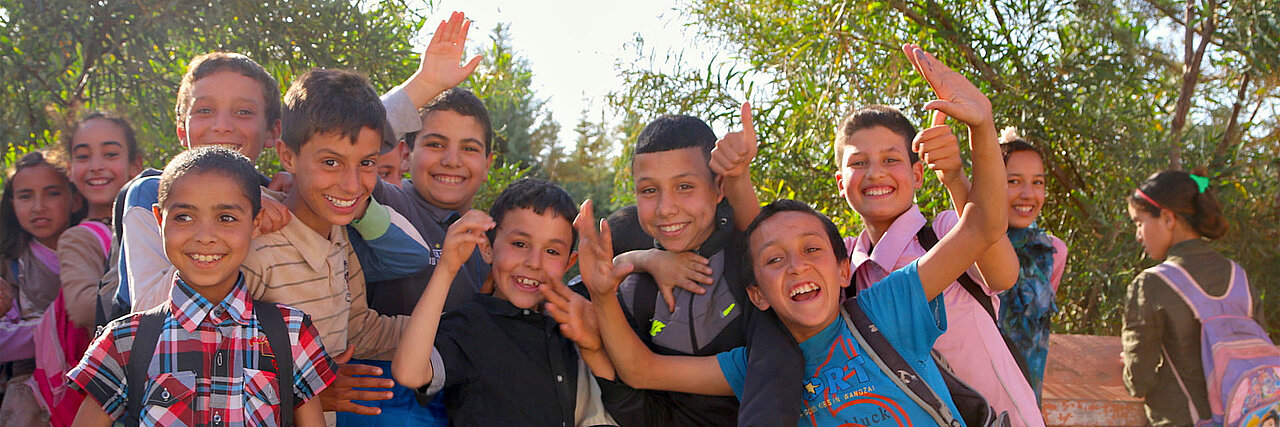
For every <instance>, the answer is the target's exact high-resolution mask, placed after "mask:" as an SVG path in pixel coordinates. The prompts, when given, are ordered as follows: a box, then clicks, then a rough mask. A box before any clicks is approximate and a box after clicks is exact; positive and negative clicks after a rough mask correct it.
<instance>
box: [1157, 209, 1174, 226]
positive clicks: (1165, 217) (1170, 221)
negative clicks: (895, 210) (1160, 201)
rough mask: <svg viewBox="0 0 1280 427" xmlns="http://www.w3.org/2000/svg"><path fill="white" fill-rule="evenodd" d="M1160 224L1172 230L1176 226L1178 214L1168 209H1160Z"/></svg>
mask: <svg viewBox="0 0 1280 427" xmlns="http://www.w3.org/2000/svg"><path fill="white" fill-rule="evenodd" d="M1160 225H1161V226H1164V227H1165V228H1166V229H1168V230H1170V231H1172V230H1173V229H1174V228H1176V227H1177V226H1178V214H1175V213H1173V211H1171V210H1168V209H1161V210H1160Z"/></svg>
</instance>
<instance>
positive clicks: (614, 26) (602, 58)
mask: <svg viewBox="0 0 1280 427" xmlns="http://www.w3.org/2000/svg"><path fill="white" fill-rule="evenodd" d="M675 8H676V0H643V1H628V2H602V1H598V0H597V1H589V0H540V1H528V0H523V1H517V0H437V2H436V5H435V14H434V16H433V18H432V21H431V22H436V23H438V22H439V21H440V20H441V19H444V18H447V17H448V14H449V13H450V12H452V11H455V10H457V11H462V12H465V13H466V14H467V17H468V18H471V19H472V20H473V21H474V22H473V23H472V27H471V32H470V34H469V38H470V40H469V41H468V47H471V46H484V45H487V44H488V43H489V33H490V31H491V30H492V29H493V27H494V25H496V24H497V23H499V22H506V23H509V24H511V28H510V32H511V37H512V43H511V44H512V46H513V47H514V48H515V49H516V51H517V52H518V53H519V54H520V55H521V56H523V57H524V58H526V59H528V60H529V62H530V65H531V68H532V69H533V73H534V76H533V81H534V92H535V93H536V94H537V95H538V96H540V97H542V98H544V99H547V107H548V108H549V109H550V110H551V111H552V113H553V114H554V117H555V120H556V121H557V122H559V123H560V125H561V132H560V140H561V141H563V142H572V141H573V140H574V139H575V138H576V135H575V134H574V132H573V127H574V125H575V124H576V123H577V121H578V118H579V116H580V114H581V112H582V111H583V110H584V109H585V110H587V111H588V114H590V116H589V117H590V118H591V119H592V120H598V119H599V118H600V113H601V112H602V111H603V110H604V109H605V107H606V103H607V100H606V99H605V95H607V94H608V93H609V92H610V91H613V90H616V89H619V88H621V87H622V86H623V81H622V79H621V78H619V77H618V72H617V69H616V68H615V64H616V63H617V62H618V61H625V62H627V63H630V62H631V61H632V60H634V59H635V58H636V54H635V52H634V47H633V48H632V49H631V50H628V49H627V44H628V43H630V42H632V41H634V40H635V36H636V35H637V34H639V35H640V36H642V37H643V38H644V41H645V43H644V44H645V47H646V49H647V50H648V49H653V50H655V51H657V52H658V53H659V54H662V53H665V52H666V51H667V50H668V49H674V50H676V51H678V50H680V49H683V48H685V47H686V46H688V45H690V44H691V43H690V42H689V40H690V39H692V38H693V37H692V31H693V30H692V29H686V28H685V26H684V21H685V18H684V17H683V16H681V14H680V12H679V11H677V10H676V9H675ZM433 29H434V26H433V28H432V30H433ZM429 31H430V30H429ZM426 40H428V38H426V37H425V35H424V36H423V40H422V42H425V41H426ZM705 57H706V56H705V55H701V54H700V52H692V51H686V55H685V58H686V59H685V60H686V61H692V62H693V63H695V64H702V63H705V61H703V60H702V59H701V58H705Z"/></svg>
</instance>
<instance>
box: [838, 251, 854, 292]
mask: <svg viewBox="0 0 1280 427" xmlns="http://www.w3.org/2000/svg"><path fill="white" fill-rule="evenodd" d="M840 278H841V279H844V281H843V282H841V283H840V287H841V288H847V287H849V283H850V282H852V281H853V262H852V261H851V260H849V259H848V258H845V259H844V261H840Z"/></svg>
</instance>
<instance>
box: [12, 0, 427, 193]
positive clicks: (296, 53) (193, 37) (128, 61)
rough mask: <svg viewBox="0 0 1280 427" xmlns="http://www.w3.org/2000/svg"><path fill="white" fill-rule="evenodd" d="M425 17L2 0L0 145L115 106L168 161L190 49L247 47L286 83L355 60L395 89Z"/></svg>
mask: <svg viewBox="0 0 1280 427" xmlns="http://www.w3.org/2000/svg"><path fill="white" fill-rule="evenodd" d="M425 20H426V18H425V14H423V13H421V11H419V10H417V9H414V8H412V7H409V6H407V5H406V4H405V3H404V2H401V1H396V0H375V1H369V2H358V3H357V2H343V1H328V2H320V3H306V2H304V3H298V2H289V1H283V0H265V1H260V2H214V3H202V2H196V3H191V2H161V1H146V0H143V1H133V2H114V1H108V2H82V1H67V0H42V1H22V0H0V28H3V29H2V30H0V122H3V123H4V125H2V126H0V144H3V145H0V148H4V149H6V150H5V151H9V150H7V148H8V146H9V145H10V144H15V145H19V146H23V147H39V146H44V145H50V144H53V143H54V142H55V141H56V139H57V137H58V132H59V131H60V130H61V129H65V128H66V127H67V126H68V125H69V124H70V123H71V122H72V121H73V120H74V119H75V118H76V117H77V116H79V114H80V112H81V111H82V110H86V109H107V110H114V111H116V112H117V113H119V114H121V115H123V116H125V117H127V118H129V119H130V121H131V122H132V123H133V125H134V127H135V128H136V129H137V133H138V138H139V141H140V142H141V144H142V147H143V149H144V151H145V157H146V159H148V164H149V165H151V166H162V165H163V164H164V163H165V162H166V161H167V160H168V159H169V158H170V157H171V155H172V154H173V153H174V152H175V151H176V150H177V148H178V147H177V144H175V143H174V142H175V141H176V136H175V135H174V133H173V129H174V112H173V111H174V110H173V105H174V94H175V93H176V92H177V88H178V83H179V82H180V80H181V78H182V75H183V73H184V72H185V71H186V64H187V62H188V61H189V60H190V59H191V58H192V57H195V56H196V55H199V54H202V53H206V52H209V51H215V50H223V51H233V52H240V53H244V54H245V55H248V56H249V57H251V58H253V59H254V60H256V61H258V62H259V63H261V64H263V66H264V67H266V68H267V70H268V71H269V72H271V73H272V74H273V75H274V76H275V77H276V79H277V80H278V81H279V82H280V83H281V86H282V89H283V88H284V87H285V86H287V84H288V83H289V81H290V79H291V78H292V77H293V76H295V75H297V74H299V73H301V72H303V71H305V70H307V69H309V68H311V67H342V68H348V69H354V70H356V71H359V72H362V73H365V74H366V75H368V76H369V78H370V79H371V80H372V81H373V83H374V85H375V86H376V87H378V88H379V89H387V88H390V87H391V86H392V85H395V84H397V83H399V82H400V81H401V80H403V79H404V78H405V77H408V76H409V75H410V74H411V73H412V72H413V70H414V69H415V67H416V64H417V61H418V55H417V53H416V52H415V50H414V49H413V48H412V45H411V43H410V39H411V38H412V37H413V36H414V35H415V34H416V33H417V32H418V30H419V28H421V27H422V25H423V24H424V23H425ZM273 157H274V156H263V159H262V160H261V161H260V163H261V164H263V165H264V166H267V167H268V168H271V167H272V166H273V165H272V164H271V162H272V161H273Z"/></svg>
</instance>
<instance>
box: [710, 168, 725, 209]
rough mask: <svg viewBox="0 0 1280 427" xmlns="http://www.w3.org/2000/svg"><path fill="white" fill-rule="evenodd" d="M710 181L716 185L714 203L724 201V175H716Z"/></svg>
mask: <svg viewBox="0 0 1280 427" xmlns="http://www.w3.org/2000/svg"><path fill="white" fill-rule="evenodd" d="M712 183H713V184H715V187H716V204H720V202H722V201H724V175H716V178H715V179H714V180H712Z"/></svg>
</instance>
